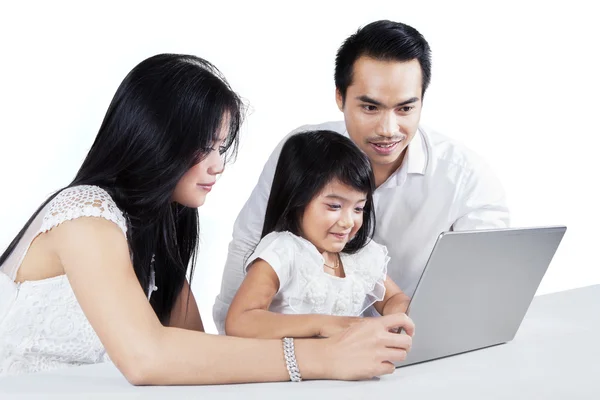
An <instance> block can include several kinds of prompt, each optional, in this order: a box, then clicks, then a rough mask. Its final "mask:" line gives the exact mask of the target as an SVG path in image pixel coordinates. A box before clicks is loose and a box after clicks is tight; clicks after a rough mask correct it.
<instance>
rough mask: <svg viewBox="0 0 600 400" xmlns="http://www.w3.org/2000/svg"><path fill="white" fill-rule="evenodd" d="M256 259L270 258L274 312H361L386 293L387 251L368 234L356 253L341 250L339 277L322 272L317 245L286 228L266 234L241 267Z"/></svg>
mask: <svg viewBox="0 0 600 400" xmlns="http://www.w3.org/2000/svg"><path fill="white" fill-rule="evenodd" d="M257 259H262V260H264V261H266V262H267V263H269V265H270V266H271V267H272V268H273V270H274V271H275V273H276V274H277V277H278V278H279V284H280V285H279V291H278V292H277V294H276V295H275V297H274V298H273V301H272V302H271V306H270V308H269V310H270V311H273V312H278V313H283V314H328V315H344V316H360V315H361V314H362V313H363V311H364V310H365V309H367V308H368V307H369V306H371V305H372V304H373V303H375V302H376V301H380V300H383V297H384V295H385V286H384V282H385V279H386V274H387V264H388V262H389V257H388V255H387V249H386V247H385V246H382V245H380V244H377V243H375V242H374V241H372V240H371V241H370V242H369V243H368V244H367V245H366V246H365V247H363V248H362V249H361V250H359V251H358V252H357V253H355V254H346V253H340V259H341V261H342V265H343V268H344V273H345V277H343V278H340V277H337V276H333V275H330V274H328V273H326V272H325V271H324V270H323V263H324V259H323V256H322V255H321V254H320V253H319V251H318V250H317V248H316V247H315V246H314V245H313V244H312V243H311V242H309V241H308V240H306V239H304V238H302V237H299V236H296V235H294V234H292V233H290V232H272V233H270V234H268V235H266V236H265V237H264V238H263V239H262V240H261V241H260V243H259V244H258V246H257V247H256V250H255V251H254V253H253V254H252V255H251V256H250V258H249V259H248V260H247V261H246V263H245V269H244V271H247V268H248V267H249V266H250V265H251V264H252V263H253V262H254V261H255V260H257Z"/></svg>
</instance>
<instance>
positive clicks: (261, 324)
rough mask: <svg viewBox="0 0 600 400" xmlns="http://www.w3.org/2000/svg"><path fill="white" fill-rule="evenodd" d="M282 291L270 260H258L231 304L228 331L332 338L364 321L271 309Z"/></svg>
mask: <svg viewBox="0 0 600 400" xmlns="http://www.w3.org/2000/svg"><path fill="white" fill-rule="evenodd" d="M278 290H279V278H278V277H277V274H276V273H275V270H274V269H273V268H272V267H271V266H270V265H269V263H267V262H266V261H264V260H262V259H257V260H256V261H255V262H254V263H253V264H252V265H251V266H250V267H249V268H248V274H247V275H246V278H245V279H244V281H243V282H242V285H241V286H240V288H239V290H238V292H237V293H236V295H235V297H234V298H233V301H232V303H231V306H230V307H229V312H228V313H227V318H226V320H225V331H226V333H227V334H228V335H232V336H239V337H249V338H263V339H280V338H283V337H286V336H289V337H315V336H325V337H328V336H331V335H332V334H334V333H337V332H339V331H342V330H344V329H345V328H347V327H349V326H350V325H352V324H354V323H357V322H360V321H361V318H359V317H339V316H330V315H321V314H300V315H288V314H279V313H274V312H271V311H269V306H270V305H271V302H272V301H273V297H274V296H275V294H277V291H278Z"/></svg>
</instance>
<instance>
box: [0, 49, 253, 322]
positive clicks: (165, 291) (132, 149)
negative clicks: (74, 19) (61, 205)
mask: <svg viewBox="0 0 600 400" xmlns="http://www.w3.org/2000/svg"><path fill="white" fill-rule="evenodd" d="M242 118H243V103H242V101H241V99H240V97H239V96H238V95H237V94H236V93H235V92H233V90H232V89H231V87H230V86H229V84H228V83H227V81H226V80H225V78H224V77H223V76H222V75H221V73H220V72H219V70H218V69H217V68H216V67H215V66H213V65H212V64H211V63H209V62H208V61H206V60H203V59H201V58H199V57H195V56H190V55H180V54H159V55H156V56H153V57H150V58H148V59H146V60H144V61H142V62H141V63H140V64H138V65H137V66H136V67H135V68H133V70H132V71H131V72H130V73H129V74H128V75H127V76H126V77H125V79H124V80H123V82H122V83H121V85H120V86H119V88H118V89H117V92H116V93H115V95H114V97H113V99H112V102H111V103H110V106H109V107H108V111H107V112H106V115H105V117H104V120H103V122H102V125H101V126H100V130H99V132H98V135H97V136H96V139H95V141H94V143H93V145H92V147H91V149H90V151H89V153H88V154H87V156H86V158H85V160H84V161H83V164H82V165H81V168H80V169H79V172H78V173H77V175H76V176H75V179H73V181H72V182H71V183H70V184H69V185H68V186H67V187H72V186H78V185H95V186H99V187H101V188H103V189H104V190H106V191H107V192H108V193H109V194H110V196H111V197H112V199H113V200H114V201H115V203H116V204H117V206H118V207H119V209H120V210H121V211H123V213H124V215H125V217H126V219H127V225H128V231H127V237H128V242H129V249H130V253H131V256H132V261H133V268H134V270H135V273H136V275H137V278H138V280H139V282H140V285H141V286H142V288H144V290H146V289H147V288H148V285H149V282H150V270H151V260H152V257H153V255H154V259H155V260H154V270H155V274H156V275H155V278H156V285H157V286H158V287H159V290H158V291H156V292H154V293H153V294H152V298H151V301H150V303H151V305H152V307H153V309H154V311H155V312H156V315H157V316H158V318H159V319H160V320H161V322H162V323H163V324H167V323H168V321H169V319H170V315H171V310H172V308H173V305H174V303H175V300H176V299H177V297H178V295H179V294H180V292H181V289H182V287H183V283H184V280H185V279H186V274H189V277H190V280H191V277H192V275H193V271H194V264H195V259H196V248H197V245H198V211H197V210H196V209H195V208H188V207H184V206H182V205H179V204H176V203H174V202H173V201H172V195H173V191H174V189H175V186H176V185H177V182H178V181H179V180H180V178H181V177H182V176H183V175H184V174H185V173H186V171H188V170H189V169H190V168H191V167H192V166H193V165H195V164H197V163H198V162H200V161H201V160H202V159H203V158H204V157H205V156H206V155H207V154H208V153H209V152H210V151H211V148H212V147H213V146H214V144H215V142H216V141H217V140H218V138H219V134H220V131H221V129H222V122H224V121H226V122H227V123H228V124H229V135H228V136H227V139H226V143H225V144H224V147H225V148H224V149H223V151H225V152H226V153H227V154H228V155H232V154H235V153H236V152H237V146H238V132H239V129H240V125H241V123H242ZM63 189H64V188H63ZM63 189H61V190H63ZM61 190H59V191H58V192H56V193H55V194H53V195H52V196H51V197H50V198H49V199H47V200H46V201H45V202H44V203H43V204H42V205H41V206H40V208H38V210H37V211H36V212H35V213H34V214H33V216H32V217H31V218H30V219H29V221H28V222H27V224H25V226H24V227H23V229H22V230H21V231H20V232H19V234H18V235H17V236H16V237H15V238H14V240H13V241H12V243H11V244H10V245H9V246H8V248H7V249H6V251H5V252H4V253H3V254H2V256H0V265H2V263H4V261H5V260H6V259H7V258H8V256H9V255H10V254H11V252H12V251H13V250H14V248H15V246H16V245H17V243H18V242H19V240H20V239H21V238H22V237H23V234H24V233H25V231H26V230H27V228H28V227H29V225H30V224H31V222H32V221H33V220H34V218H35V217H36V216H37V215H38V213H39V212H40V211H41V210H42V209H43V208H44V206H46V204H48V203H49V202H50V201H51V200H52V199H53V198H54V197H55V196H56V195H57V194H58V193H59V192H60V191H61Z"/></svg>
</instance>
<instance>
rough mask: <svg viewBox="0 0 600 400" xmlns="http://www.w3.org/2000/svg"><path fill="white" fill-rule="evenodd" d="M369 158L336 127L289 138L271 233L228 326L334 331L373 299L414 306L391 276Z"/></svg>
mask: <svg viewBox="0 0 600 400" xmlns="http://www.w3.org/2000/svg"><path fill="white" fill-rule="evenodd" d="M373 191H374V178H373V172H372V170H371V166H370V163H369V159H368V158H367V156H366V155H365V154H364V153H362V152H361V151H360V150H359V149H358V147H356V146H355V145H354V143H352V141H351V140H350V139H348V138H346V137H344V136H342V135H340V134H338V133H336V132H331V131H311V132H304V133H299V134H296V135H294V136H292V137H290V139H288V140H287V142H286V143H285V144H284V146H283V148H282V150H281V155H280V156H279V161H278V163H277V168H276V171H275V176H274V179H273V185H272V188H271V195H270V197H269V201H268V204H267V211H266V215H265V222H264V226H263V231H262V240H261V241H260V243H259V244H258V246H257V248H256V250H255V251H254V253H253V254H252V255H251V256H250V258H249V259H248V260H247V261H246V265H245V268H246V270H247V276H246V278H245V279H244V282H243V283H242V285H241V287H240V289H239V291H238V292H237V294H236V296H235V298H234V300H233V302H232V304H231V307H230V308H229V312H228V315H227V319H226V323H225V329H226V331H227V334H231V335H235V336H245V337H259V338H281V337H285V336H294V337H313V336H325V337H328V336H331V335H333V334H335V333H337V332H339V331H341V330H343V329H345V328H347V327H348V326H349V325H351V324H353V323H355V322H358V321H360V319H359V316H360V315H361V314H362V313H363V311H365V309H367V308H368V307H370V306H371V305H374V307H375V309H376V310H377V311H378V312H379V313H380V314H383V315H386V314H393V313H404V312H405V311H406V308H407V306H408V301H409V299H408V297H407V296H406V295H404V293H402V291H401V290H400V288H398V286H397V285H396V284H395V283H394V282H392V281H391V279H389V278H387V276H386V266H387V263H388V260H389V258H388V256H387V250H386V248H385V247H384V246H381V245H379V244H377V243H375V242H374V241H372V240H370V238H371V237H372V235H373V231H374V229H375V217H374V210H373V198H372V195H373Z"/></svg>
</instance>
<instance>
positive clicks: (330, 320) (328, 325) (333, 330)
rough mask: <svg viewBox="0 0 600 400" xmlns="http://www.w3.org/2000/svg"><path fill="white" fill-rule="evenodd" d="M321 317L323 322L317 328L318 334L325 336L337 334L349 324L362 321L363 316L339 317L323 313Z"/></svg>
mask: <svg viewBox="0 0 600 400" xmlns="http://www.w3.org/2000/svg"><path fill="white" fill-rule="evenodd" d="M322 318H323V322H322V324H321V327H320V329H319V336H320V337H326V338H327V337H331V336H334V335H337V334H338V333H341V332H343V331H345V330H346V329H348V328H349V327H350V326H352V325H354V324H358V323H361V322H363V321H364V318H361V317H339V316H330V315H323V316H322Z"/></svg>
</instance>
